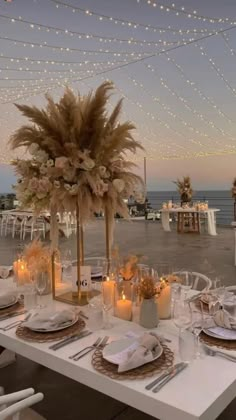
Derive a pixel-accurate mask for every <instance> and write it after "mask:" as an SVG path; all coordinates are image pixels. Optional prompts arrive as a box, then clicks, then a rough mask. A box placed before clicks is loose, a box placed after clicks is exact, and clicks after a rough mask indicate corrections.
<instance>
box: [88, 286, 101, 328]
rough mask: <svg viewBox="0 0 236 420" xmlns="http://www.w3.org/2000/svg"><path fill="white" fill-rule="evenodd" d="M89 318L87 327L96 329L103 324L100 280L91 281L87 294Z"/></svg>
mask: <svg viewBox="0 0 236 420" xmlns="http://www.w3.org/2000/svg"><path fill="white" fill-rule="evenodd" d="M87 300H88V308H89V319H88V321H87V324H88V328H90V329H91V330H92V331H96V330H99V329H101V328H102V326H103V312H102V310H103V300H102V294H101V282H98V281H95V282H91V284H90V288H89V292H88V296H87Z"/></svg>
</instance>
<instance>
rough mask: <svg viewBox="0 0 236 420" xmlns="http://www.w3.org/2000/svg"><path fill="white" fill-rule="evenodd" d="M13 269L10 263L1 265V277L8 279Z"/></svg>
mask: <svg viewBox="0 0 236 420" xmlns="http://www.w3.org/2000/svg"><path fill="white" fill-rule="evenodd" d="M11 270H12V266H9V265H0V277H1V279H6V278H7V277H8V276H9V275H10V273H11Z"/></svg>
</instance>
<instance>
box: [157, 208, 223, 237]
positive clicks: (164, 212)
mask: <svg viewBox="0 0 236 420" xmlns="http://www.w3.org/2000/svg"><path fill="white" fill-rule="evenodd" d="M159 211H160V213H161V222H162V227H163V230H164V231H165V232H170V231H171V227H170V220H171V217H172V216H173V215H176V216H177V217H179V215H181V214H192V215H194V214H195V215H197V217H199V218H200V217H201V216H204V217H205V218H206V220H207V232H208V234H209V235H210V236H216V235H217V231H216V213H217V212H218V211H220V209H216V208H208V209H205V210H198V209H196V208H183V207H178V208H166V209H161V210H159ZM200 230H201V224H200ZM199 233H200V232H199Z"/></svg>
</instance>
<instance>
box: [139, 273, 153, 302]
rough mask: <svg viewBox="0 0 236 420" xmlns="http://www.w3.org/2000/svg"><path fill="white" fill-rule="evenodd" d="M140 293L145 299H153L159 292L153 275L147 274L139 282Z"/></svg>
mask: <svg viewBox="0 0 236 420" xmlns="http://www.w3.org/2000/svg"><path fill="white" fill-rule="evenodd" d="M138 289H139V295H140V297H142V298H143V299H152V298H153V297H154V296H155V295H156V294H157V289H156V285H155V282H154V279H153V277H151V276H146V277H144V278H143V279H142V281H141V282H140V284H139V287H138Z"/></svg>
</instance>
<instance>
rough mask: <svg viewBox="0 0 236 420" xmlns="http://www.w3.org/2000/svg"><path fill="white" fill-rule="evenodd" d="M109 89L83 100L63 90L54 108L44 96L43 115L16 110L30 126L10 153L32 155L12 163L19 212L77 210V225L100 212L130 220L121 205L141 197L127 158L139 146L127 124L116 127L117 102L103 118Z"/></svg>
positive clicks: (139, 184) (22, 130) (140, 184)
mask: <svg viewBox="0 0 236 420" xmlns="http://www.w3.org/2000/svg"><path fill="white" fill-rule="evenodd" d="M112 88H113V85H112V84H111V83H110V82H105V83H103V84H102V85H101V86H99V87H98V89H97V90H96V91H95V93H93V94H92V93H89V94H88V95H86V96H81V95H80V94H78V95H75V94H74V93H73V92H72V91H71V90H70V89H69V88H67V89H66V90H65V93H64V95H63V97H62V98H61V100H60V101H59V102H58V103H56V102H54V101H53V99H52V98H51V96H49V95H46V100H47V106H46V109H38V108H37V107H35V106H27V105H18V104H16V107H17V108H18V109H19V110H20V111H21V113H22V114H23V115H24V116H25V117H27V118H28V119H29V120H30V121H31V122H32V124H28V125H23V126H22V127H21V128H19V129H18V130H17V131H16V132H15V133H14V134H13V136H12V137H11V140H10V141H11V146H12V148H13V149H16V148H20V147H22V146H23V147H26V149H27V151H28V152H29V153H30V155H31V157H30V158H29V159H17V160H15V161H14V162H13V165H14V166H15V168H16V172H17V174H18V175H19V176H20V178H19V181H18V184H17V186H16V191H17V197H18V199H19V201H20V202H21V204H22V206H23V207H32V208H33V210H35V211H36V212H39V211H40V210H43V209H49V208H50V207H52V206H53V207H54V208H56V210H57V211H60V212H63V211H64V210H66V211H74V210H75V209H76V207H77V205H78V207H79V209H80V217H81V220H82V221H85V220H88V219H89V218H90V217H92V216H93V215H94V213H99V212H100V211H103V210H104V209H105V208H109V211H110V218H113V217H114V214H115V213H118V214H119V215H120V216H123V217H128V216H129V214H128V210H127V205H126V203H125V201H124V199H127V198H128V197H129V196H130V195H133V194H135V191H136V193H137V192H139V191H142V189H143V182H142V180H141V178H140V177H139V176H138V175H135V174H134V173H133V172H132V171H131V169H132V168H133V166H134V164H133V163H132V162H130V161H128V160H126V154H127V152H131V153H135V152H136V151H137V149H142V146H141V144H140V143H139V142H137V141H136V140H134V139H133V136H132V132H133V130H134V128H135V127H134V125H133V124H132V123H130V122H128V121H127V122H124V123H118V118H119V117H120V113H121V107H122V100H120V101H119V102H118V103H117V105H116V106H115V108H114V110H113V112H112V113H111V115H110V116H109V115H108V114H107V112H106V105H107V101H108V98H109V96H110V92H111V90H112Z"/></svg>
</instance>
